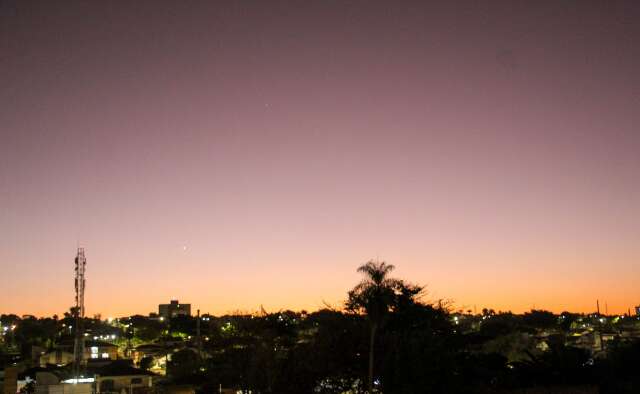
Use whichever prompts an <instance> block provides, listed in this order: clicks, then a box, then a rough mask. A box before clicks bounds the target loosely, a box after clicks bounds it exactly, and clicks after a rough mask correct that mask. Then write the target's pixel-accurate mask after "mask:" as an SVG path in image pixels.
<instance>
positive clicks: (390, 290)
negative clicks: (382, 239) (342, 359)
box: [346, 261, 403, 393]
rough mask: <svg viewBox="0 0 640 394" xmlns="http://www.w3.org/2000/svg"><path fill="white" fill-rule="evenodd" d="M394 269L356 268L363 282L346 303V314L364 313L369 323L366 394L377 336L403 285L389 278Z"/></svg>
mask: <svg viewBox="0 0 640 394" xmlns="http://www.w3.org/2000/svg"><path fill="white" fill-rule="evenodd" d="M394 268H395V267H394V266H393V265H392V264H387V263H385V262H384V261H382V262H374V261H369V262H367V263H366V264H364V265H361V266H360V267H358V272H360V273H362V274H363V275H364V279H363V280H362V282H360V283H359V284H358V285H356V287H354V288H353V289H352V290H351V291H349V298H348V300H347V303H346V307H347V310H349V311H353V312H364V313H366V315H367V318H368V319H369V324H370V335H369V377H368V382H367V384H368V387H369V393H373V365H374V345H375V338H376V332H377V330H378V329H379V328H380V326H381V325H382V323H383V321H384V318H385V316H386V315H387V313H388V312H389V310H390V308H391V307H392V306H393V305H394V304H395V303H396V298H397V297H396V290H398V289H399V288H401V287H403V284H402V281H400V280H398V279H394V278H390V277H389V273H390V272H391V271H393V269H394Z"/></svg>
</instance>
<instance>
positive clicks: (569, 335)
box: [0, 263, 640, 394]
mask: <svg viewBox="0 0 640 394" xmlns="http://www.w3.org/2000/svg"><path fill="white" fill-rule="evenodd" d="M391 269H392V267H391V266H389V265H385V264H384V263H380V264H378V263H369V264H367V265H365V266H363V267H361V268H360V271H361V272H362V273H363V278H364V279H363V282H362V283H361V284H359V285H358V286H356V287H355V288H354V289H353V290H352V291H350V292H349V293H348V300H347V302H346V307H345V308H344V310H332V309H324V310H320V311H317V312H313V313H306V312H304V311H302V312H291V311H281V312H278V313H266V312H263V313H260V314H251V315H249V314H247V315H243V314H234V315H229V316H221V317H214V316H209V315H204V316H201V317H200V319H199V320H200V321H199V324H198V320H197V319H196V318H194V317H187V316H181V317H176V318H173V319H170V321H164V320H161V319H159V318H157V317H154V316H152V317H143V316H132V317H129V318H123V319H117V320H113V321H107V320H101V319H99V318H97V319H86V330H87V333H88V336H89V337H90V339H91V338H96V339H105V340H106V341H109V342H111V343H114V344H116V345H118V346H119V357H120V358H130V359H131V360H132V361H131V362H132V363H135V364H136V366H138V367H140V368H143V369H149V370H151V371H152V372H156V373H158V374H159V379H158V380H159V385H158V386H157V388H156V389H157V390H158V391H162V387H169V386H171V385H188V386H191V387H193V388H195V390H196V391H197V392H202V393H218V392H219V390H220V388H221V387H223V388H231V389H234V390H243V391H244V392H251V393H296V394H299V393H365V392H383V393H597V392H599V393H640V374H639V373H638V365H640V342H639V341H638V340H637V339H635V338H637V334H638V332H639V330H640V321H638V320H637V318H635V317H632V316H628V315H627V316H602V315H597V314H593V315H576V314H571V313H563V314H561V315H554V314H552V313H550V312H546V311H531V312H530V313H526V314H524V315H514V314H511V313H508V312H507V313H496V312H494V311H492V310H486V309H485V310H483V311H482V313H478V314H473V313H471V311H457V312H455V311H451V310H450V309H449V308H448V307H447V305H446V304H445V303H442V302H435V303H431V302H426V301H424V300H423V299H424V297H423V296H422V295H423V289H422V288H420V287H419V286H415V285H411V284H408V283H405V282H403V281H400V280H396V279H392V278H390V277H389V273H390V271H391ZM1 320H2V322H1V323H2V327H7V329H5V330H4V332H3V336H2V343H1V345H2V346H1V347H0V349H2V350H1V351H0V368H2V366H3V365H12V364H14V363H23V364H25V365H26V367H29V366H34V365H35V364H37V361H36V360H37V358H34V354H33V350H34V349H40V350H41V351H40V353H42V352H46V351H47V350H51V349H55V348H57V347H59V346H60V345H61V344H64V343H65V341H68V340H69V339H70V338H71V331H72V330H71V329H69V327H70V326H71V325H72V324H73V317H72V315H71V314H67V315H66V316H65V317H63V318H57V317H54V318H44V319H37V318H35V317H29V316H25V317H23V318H18V317H17V316H14V315H2V318H1ZM198 326H199V328H198ZM198 333H199V334H200V335H198ZM31 389H33V387H31ZM29 390H30V389H29V388H26V389H24V390H23V391H27V392H28V391H29Z"/></svg>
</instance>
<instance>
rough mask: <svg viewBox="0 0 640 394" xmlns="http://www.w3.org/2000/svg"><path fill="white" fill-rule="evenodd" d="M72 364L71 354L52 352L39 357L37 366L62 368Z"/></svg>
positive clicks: (58, 350)
mask: <svg viewBox="0 0 640 394" xmlns="http://www.w3.org/2000/svg"><path fill="white" fill-rule="evenodd" d="M72 362H73V354H72V353H69V352H65V351H64V350H60V349H57V350H54V351H51V352H49V353H45V354H43V355H41V356H40V360H39V364H40V366H41V367H46V366H47V365H57V366H63V365H67V364H70V363H72Z"/></svg>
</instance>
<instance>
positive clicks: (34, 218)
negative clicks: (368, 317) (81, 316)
mask: <svg viewBox="0 0 640 394" xmlns="http://www.w3.org/2000/svg"><path fill="white" fill-rule="evenodd" d="M426 3H428V2H395V1H394V2H391V1H389V2H370V1H316V2H307V1H305V2H286V1H255V2H251V1H225V2H223V1H211V2H178V1H171V2H159V1H136V2H117V1H105V2H98V1H95V2H86V1H78V2H71V1H69V2H63V3H58V2H52V1H40V2H34V1H16V0H13V1H2V2H1V3H0V292H1V296H0V313H10V312H12V313H18V314H23V313H31V314H36V315H50V314H54V313H58V314H61V313H62V312H64V311H65V310H67V309H68V307H69V306H71V305H72V304H73V300H74V298H73V297H74V295H73V274H74V272H73V258H74V256H75V249H76V247H77V245H78V243H79V244H80V245H81V246H83V247H85V248H86V254H87V260H88V266H87V282H88V283H87V295H86V302H87V311H88V313H89V314H94V313H102V315H103V316H109V315H115V316H118V315H128V314H133V313H142V314H146V313H148V312H152V311H157V304H158V303H161V302H167V301H168V300H169V299H170V298H179V299H180V300H181V301H183V302H190V303H192V304H193V308H194V309H195V308H200V309H201V310H202V311H203V312H211V313H215V314H221V313H225V312H230V311H234V310H243V311H255V310H257V309H258V308H259V307H260V305H261V304H262V305H264V308H265V309H267V310H268V311H274V310H278V309H285V308H290V309H302V308H305V309H307V310H315V309H318V308H320V307H322V306H323V301H326V302H327V303H329V304H332V305H336V306H339V305H341V302H342V300H344V298H345V297H346V292H347V290H348V289H349V288H351V287H352V286H353V285H355V284H356V283H357V281H358V280H359V276H358V274H357V273H356V268H357V266H358V265H360V264H362V263H364V262H365V261H367V260H369V259H372V258H374V259H375V258H379V259H380V260H385V261H387V262H389V263H392V264H395V265H396V266H397V269H396V271H395V274H396V276H398V277H401V278H404V279H408V280H410V281H412V282H416V283H420V284H424V285H427V287H428V290H429V292H430V294H429V298H431V299H438V298H446V299H450V300H453V301H454V302H455V305H456V307H460V308H465V309H469V308H471V309H472V308H473V306H474V305H476V306H477V308H478V309H480V308H482V307H485V306H486V307H492V308H494V309H496V310H498V309H501V310H509V309H510V310H513V311H514V312H522V311H525V310H528V309H530V308H532V307H534V306H535V307H536V308H546V309H550V310H553V311H556V312H560V311H562V310H572V311H579V312H588V311H592V310H594V309H595V302H596V299H600V302H601V305H603V306H604V303H605V302H606V303H607V305H608V309H609V312H626V311H627V308H629V307H633V306H634V305H637V304H640V291H639V290H638V289H639V288H640V286H638V283H640V240H639V236H640V72H638V70H640V45H639V44H638V40H637V39H638V37H640V24H639V23H638V21H639V20H640V3H638V2H637V1H627V2H608V1H602V2H590V1H491V2H475V1H473V2H472V1H468V2H459V3H457V2H442V3H443V4H440V5H439V6H432V5H427V4H426ZM444 3H446V5H445V4H444ZM603 309H604V307H603Z"/></svg>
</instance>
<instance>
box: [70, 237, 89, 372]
mask: <svg viewBox="0 0 640 394" xmlns="http://www.w3.org/2000/svg"><path fill="white" fill-rule="evenodd" d="M86 265H87V259H86V258H85V257H84V248H78V254H77V255H76V259H75V270H76V278H75V289H76V307H75V318H76V319H75V320H76V321H75V326H76V327H75V328H76V332H75V341H74V344H73V356H74V363H73V372H74V378H75V379H78V378H80V375H81V372H82V370H83V367H84V361H85V360H84V289H85V285H86V281H85V278H84V271H85V268H86Z"/></svg>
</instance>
